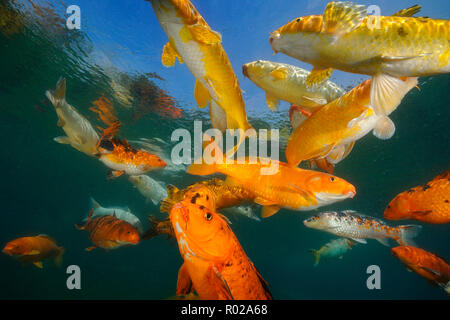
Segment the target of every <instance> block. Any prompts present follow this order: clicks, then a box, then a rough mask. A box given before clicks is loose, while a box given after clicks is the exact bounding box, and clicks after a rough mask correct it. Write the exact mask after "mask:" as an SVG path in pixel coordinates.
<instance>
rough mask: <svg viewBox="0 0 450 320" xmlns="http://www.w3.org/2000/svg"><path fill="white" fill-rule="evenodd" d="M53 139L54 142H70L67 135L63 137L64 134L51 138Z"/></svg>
mask: <svg viewBox="0 0 450 320" xmlns="http://www.w3.org/2000/svg"><path fill="white" fill-rule="evenodd" d="M53 140H55V141H56V142H58V143H61V144H70V139H69V137H65V136H60V137H56V138H53Z"/></svg>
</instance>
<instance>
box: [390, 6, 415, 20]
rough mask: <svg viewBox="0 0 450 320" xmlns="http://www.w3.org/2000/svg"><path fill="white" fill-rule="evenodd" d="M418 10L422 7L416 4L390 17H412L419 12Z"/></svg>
mask: <svg viewBox="0 0 450 320" xmlns="http://www.w3.org/2000/svg"><path fill="white" fill-rule="evenodd" d="M420 9H422V7H421V6H420V5H418V4H416V5H414V6H412V7H409V8H406V9H402V10H400V11H398V12H396V13H394V14H393V15H392V16H393V17H412V16H413V15H415V14H416V13H418V12H419V11H420Z"/></svg>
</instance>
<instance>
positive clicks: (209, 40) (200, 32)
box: [187, 24, 222, 45]
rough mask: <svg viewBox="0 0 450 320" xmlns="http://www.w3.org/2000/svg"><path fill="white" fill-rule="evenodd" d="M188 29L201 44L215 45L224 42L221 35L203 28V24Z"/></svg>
mask: <svg viewBox="0 0 450 320" xmlns="http://www.w3.org/2000/svg"><path fill="white" fill-rule="evenodd" d="M187 29H188V30H189V31H190V32H191V35H192V37H193V38H194V40H195V41H198V42H200V43H203V44H207V45H213V44H219V43H221V42H222V35H221V34H220V33H218V32H216V31H214V30H211V29H210V28H208V27H205V26H202V25H201V24H194V25H190V26H187Z"/></svg>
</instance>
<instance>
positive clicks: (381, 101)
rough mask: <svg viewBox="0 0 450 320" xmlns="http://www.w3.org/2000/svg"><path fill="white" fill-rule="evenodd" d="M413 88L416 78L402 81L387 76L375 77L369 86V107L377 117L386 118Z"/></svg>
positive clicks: (415, 84)
mask: <svg viewBox="0 0 450 320" xmlns="http://www.w3.org/2000/svg"><path fill="white" fill-rule="evenodd" d="M415 86H417V77H409V78H406V79H405V80H402V79H399V78H397V77H392V76H390V75H387V74H378V75H375V76H373V77H372V83H371V85H370V105H371V106H372V108H373V110H374V111H375V113H376V114H377V115H380V116H388V115H389V114H391V113H392V112H393V111H394V110H395V109H396V108H397V106H398V105H399V104H400V103H401V101H402V99H403V97H404V96H405V95H406V94H407V93H408V91H409V90H411V89H412V88H414V87H415Z"/></svg>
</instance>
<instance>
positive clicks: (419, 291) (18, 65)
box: [0, 1, 450, 299]
mask: <svg viewBox="0 0 450 320" xmlns="http://www.w3.org/2000/svg"><path fill="white" fill-rule="evenodd" d="M213 3H215V4H217V5H212V4H211V5H205V2H204V1H195V3H194V4H195V5H197V7H198V9H199V11H200V12H201V13H202V14H203V16H204V17H205V19H206V20H207V21H208V22H209V24H210V25H212V26H213V28H214V29H216V30H218V31H220V32H221V33H222V34H223V37H224V47H225V49H226V50H227V53H228V55H229V56H230V59H231V62H232V64H233V67H234V70H235V72H236V74H237V76H238V78H239V81H240V83H241V86H242V89H243V90H244V91H245V94H244V98H245V100H246V103H247V113H248V116H249V121H250V123H251V124H252V125H253V126H254V127H255V128H257V129H258V128H270V127H272V128H279V129H282V128H283V127H285V126H288V124H289V123H288V115H287V107H288V105H287V104H284V105H283V106H282V108H281V110H280V111H279V112H277V113H271V112H270V111H269V110H268V108H267V107H266V105H265V103H264V94H263V93H262V91H261V90H260V89H258V88H257V87H256V86H254V85H253V84H252V83H251V82H250V81H249V80H248V79H244V77H243V76H242V74H241V72H240V68H241V64H242V63H246V62H249V61H253V60H255V59H259V58H263V59H268V60H275V61H285V62H288V63H291V64H296V65H300V66H301V64H299V63H297V62H296V61H295V60H293V59H290V58H287V57H280V55H277V56H275V57H272V56H271V54H272V53H271V51H270V47H269V45H268V33H269V32H270V31H273V30H274V29H275V28H277V27H279V26H280V25H281V24H283V23H285V22H287V21H289V19H292V18H294V17H296V16H301V15H305V14H310V13H319V12H321V10H323V8H324V5H323V4H322V3H321V2H318V3H319V5H318V4H317V3H315V2H314V1H308V6H306V8H298V10H299V11H298V12H296V13H292V12H287V10H281V9H280V8H282V6H281V4H280V5H279V6H278V5H277V6H275V5H274V4H273V3H272V1H264V4H261V6H264V5H265V6H266V7H265V8H259V7H258V8H256V6H255V5H253V6H252V5H251V4H250V2H248V1H247V2H243V4H242V6H243V7H240V6H238V5H236V4H233V5H230V6H229V7H227V6H223V5H222V6H220V5H219V4H218V3H217V2H213ZM233 3H234V1H233ZM383 3H385V2H380V5H382V4H383ZM19 4H22V5H23V6H20V7H19V8H17V7H14V6H13V5H12V4H11V3H9V2H8V1H2V2H0V8H1V11H0V19H1V20H0V57H1V59H0V70H1V71H0V139H1V140H0V141H1V143H0V146H1V149H2V151H1V157H0V168H2V174H1V179H2V183H1V185H0V188H1V189H0V203H1V206H2V208H1V210H0V211H1V213H0V246H1V247H3V246H4V245H5V244H6V243H7V242H8V241H10V240H12V239H15V238H18V237H22V236H28V235H36V234H48V235H50V236H51V237H53V238H54V239H55V240H56V241H57V243H58V244H59V245H61V246H63V247H65V248H66V253H65V254H64V260H63V266H62V268H57V267H56V266H55V265H54V264H53V263H47V264H45V267H44V269H43V270H41V269H38V268H36V267H34V266H32V265H26V266H22V265H21V263H20V262H18V261H16V260H14V259H12V258H11V257H9V256H7V255H5V254H0V299H55V298H61V299H74V298H76V299H166V298H169V297H171V296H173V295H174V293H175V288H176V280H177V273H178V269H179V267H180V266H181V264H182V259H181V257H180V254H179V252H178V247H177V245H176V242H174V241H168V240H167V239H166V238H165V237H156V238H154V239H152V240H149V241H144V242H142V243H140V244H139V245H137V246H132V247H126V248H120V249H118V250H116V251H110V252H105V251H103V250H101V249H96V250H94V251H91V252H87V251H85V250H84V249H85V248H87V247H89V246H91V242H90V240H89V239H88V236H87V233H86V232H82V231H79V230H77V229H76V228H75V227H74V224H75V223H79V222H80V220H81V219H83V218H84V217H85V216H86V215H87V212H88V211H89V208H90V207H89V206H90V203H89V198H90V197H91V196H92V197H94V198H95V199H96V200H97V201H99V202H100V203H101V204H102V205H104V206H128V207H130V209H131V210H132V212H133V213H135V214H136V215H137V216H138V217H139V218H140V219H141V220H142V222H143V224H144V228H146V227H147V226H148V223H147V218H146V217H147V215H148V214H153V215H156V216H157V217H160V218H163V217H164V215H163V214H162V213H160V212H159V206H155V205H153V204H151V203H146V202H145V200H144V198H143V197H142V196H141V195H140V194H139V193H138V192H137V191H136V190H135V189H134V188H133V186H132V185H131V183H129V181H128V180H127V179H126V178H125V177H121V178H118V179H115V180H108V179H106V173H107V171H108V169H107V168H106V167H105V166H104V165H103V164H102V163H101V162H99V161H98V160H96V159H95V158H90V157H88V156H86V155H84V154H82V153H80V152H78V151H76V150H75V149H73V148H71V147H70V146H67V145H60V144H57V143H55V142H54V141H53V138H54V137H56V136H60V135H63V131H62V130H61V129H60V128H59V127H57V126H56V122H57V117H56V114H55V112H54V108H53V107H52V106H51V104H50V103H49V101H48V100H47V99H46V98H45V95H44V92H45V90H47V89H51V88H54V87H55V84H56V81H57V80H58V78H59V77H60V76H64V77H66V79H67V84H68V85H67V101H68V102H69V103H70V104H72V105H73V106H75V107H76V108H77V110H78V111H79V112H80V113H82V114H83V115H84V116H85V117H87V118H88V119H89V120H90V121H91V122H92V123H93V124H94V125H102V124H101V123H100V122H99V121H98V119H97V118H96V116H95V114H94V113H92V112H91V111H90V110H89V108H90V107H92V105H93V101H95V100H96V99H98V98H99V97H100V95H101V94H104V95H105V97H107V98H109V99H110V100H111V101H112V103H113V105H114V107H115V109H116V110H117V112H118V117H119V119H120V120H121V122H122V129H121V131H120V136H121V137H122V138H127V139H128V140H133V139H134V140H136V139H139V138H149V139H150V138H151V139H154V138H159V139H161V140H162V141H164V142H165V143H161V142H157V143H156V144H157V145H158V146H159V147H161V148H163V149H164V151H165V152H167V153H168V154H170V150H171V147H172V146H173V143H171V142H170V136H171V133H172V131H173V130H174V129H176V128H186V129H188V130H190V131H192V130H193V120H203V121H204V126H205V128H207V127H209V126H210V123H209V115H208V113H207V111H205V110H200V109H198V108H197V107H196V105H195V101H194V99H193V88H194V79H193V77H192V75H191V74H190V73H189V71H188V70H187V68H186V66H185V65H181V66H180V65H177V66H176V67H174V68H171V69H166V68H164V67H162V66H161V63H160V57H159V55H160V53H161V50H162V45H163V44H164V43H165V41H167V37H166V35H165V34H164V32H163V31H162V29H161V27H160V26H159V24H158V22H157V20H156V18H155V16H154V14H153V12H152V9H151V6H150V4H149V3H147V2H144V1H141V2H138V4H130V5H129V6H125V5H122V7H120V6H119V5H115V4H114V3H113V2H111V1H101V2H99V3H97V4H96V5H91V6H89V5H88V4H86V3H85V2H80V6H81V8H86V11H83V12H86V16H87V18H86V21H84V20H83V23H84V24H83V27H82V29H81V30H79V31H77V30H75V31H68V30H67V29H66V28H65V27H64V22H65V20H64V19H65V17H64V12H65V8H64V7H63V6H62V5H61V4H60V3H59V2H58V1H54V2H53V1H50V2H44V1H35V2H34V4H35V5H36V6H38V7H39V8H42V9H45V8H48V9H49V10H42V11H41V12H40V13H39V14H38V13H37V12H36V11H35V9H33V8H32V7H31V6H30V2H29V1H22V2H19ZM412 4H415V3H402V4H399V7H398V8H392V10H393V11H396V10H399V9H401V8H403V7H408V6H410V5H412ZM83 5H85V7H83ZM246 5H247V6H248V7H245V6H246ZM95 6H97V7H95ZM108 6H111V7H112V10H111V11H110V14H111V15H112V17H114V21H116V23H115V24H112V23H111V25H110V27H111V28H112V30H113V31H114V32H111V33H106V32H105V30H106V28H107V27H108V25H106V26H105V25H101V24H100V23H99V22H98V21H97V20H96V19H95V14H94V13H95V10H99V12H102V13H101V14H99V15H98V19H99V21H107V19H106V16H105V15H106V13H105V10H103V9H105V8H107V7H108ZM286 6H287V4H286ZM447 6H448V4H447ZM426 7H427V8H425V9H424V10H425V11H424V14H425V13H427V12H428V14H429V13H430V12H431V13H435V14H439V12H441V11H442V7H441V4H440V3H439V2H431V3H427V4H426ZM137 9H139V11H136V12H137V13H136V16H135V19H133V21H130V18H129V15H130V14H131V13H130V12H134V10H137ZM246 9H247V10H246ZM253 9H254V10H256V9H258V10H260V11H258V13H259V12H262V11H267V10H269V9H271V10H272V12H273V10H276V9H277V10H279V11H280V15H281V17H279V16H277V15H276V14H275V13H272V14H271V15H269V16H268V19H269V20H270V23H266V22H265V21H266V20H265V19H266V18H265V16H259V15H258V14H256V15H252V14H250V13H249V12H250V11H251V10H253ZM389 9H391V8H389ZM227 10H228V11H227ZM241 10H242V11H243V12H245V14H243V15H242V19H243V22H242V24H241V25H242V26H248V28H247V29H246V28H244V31H248V34H247V35H246V37H248V38H249V39H250V40H249V41H248V43H246V44H245V43H242V40H241V41H239V39H236V38H233V37H232V36H230V37H228V36H227V32H229V33H230V34H232V35H236V34H237V33H238V32H241V34H242V30H239V28H238V26H237V25H236V24H233V25H232V26H230V22H229V21H226V20H227V19H225V18H224V17H227V15H229V14H231V13H234V15H233V17H234V18H233V19H234V20H233V21H234V22H236V19H237V17H236V15H237V14H238V13H239V12H241ZM427 10H428V11H427ZM442 12H447V13H448V10H447V11H445V10H443V11H442ZM266 13H267V14H269V13H268V12H266ZM440 18H448V16H447V17H445V16H444V17H442V16H440ZM140 19H141V20H140ZM5 21H6V22H7V23H2V22H5ZM128 22H129V23H128ZM266 24H267V25H266ZM263 26H264V27H263ZM136 28H138V29H136ZM139 28H142V32H141V34H140V35H139ZM127 33H130V37H127V36H126V35H127ZM260 34H262V35H260ZM230 38H231V39H233V40H230V41H228V42H227V40H228V39H230ZM258 39H260V40H258ZM256 42H258V43H261V47H264V48H265V49H264V50H263V51H257V50H252V49H251V48H250V46H251V45H252V44H254V43H256ZM239 43H240V44H239ZM247 52H248V55H247ZM272 58H273V59H272ZM111 70H113V71H114V72H112V71H111ZM153 72H154V73H156V74H157V75H159V76H160V77H162V78H163V79H164V80H160V79H158V78H155V77H154V76H153V77H152V76H147V79H148V83H150V84H151V86H152V87H153V88H161V89H162V90H164V91H165V92H166V93H167V94H168V95H170V96H173V97H174V99H175V101H176V107H177V108H179V109H181V110H182V117H181V118H177V119H171V118H167V117H165V116H162V115H161V114H159V113H158V112H157V108H156V107H155V106H154V105H151V104H150V105H148V106H147V107H148V108H147V109H145V108H144V109H142V110H144V111H145V112H144V111H142V110H141V111H142V113H141V114H140V116H141V117H140V118H138V119H137V117H136V113H135V112H136V110H139V108H142V105H140V106H139V105H138V102H137V101H139V97H136V96H135V97H134V98H135V100H134V103H133V104H132V105H131V107H130V106H128V107H127V106H125V105H123V103H121V102H120V101H119V100H118V99H117V97H116V96H115V95H114V92H113V89H112V88H111V86H110V81H111V79H112V78H114V79H117V76H115V74H117V73H118V74H120V75H121V76H122V77H125V78H126V79H128V80H127V81H128V83H130V82H133V81H136V79H138V78H139V77H141V76H143V75H145V74H146V73H153ZM360 79H365V77H363V76H360V75H351V76H344V75H343V73H339V72H336V75H334V76H333V80H335V81H337V82H339V83H340V84H341V85H342V86H344V87H345V86H347V85H355V84H357V83H359V82H360ZM125 82H126V81H125ZM449 85H450V76H449V75H442V76H434V77H428V78H421V79H420V80H419V87H420V92H419V91H418V90H416V89H413V90H412V91H411V92H410V93H409V94H408V95H407V96H406V97H405V98H404V100H403V102H402V104H401V105H400V106H399V107H398V109H397V110H396V111H395V112H394V113H393V114H392V117H391V118H392V120H393V121H394V122H395V124H396V127H397V130H396V133H395V135H394V136H393V138H391V139H390V140H387V141H381V140H378V139H376V138H375V137H373V136H372V135H371V134H369V135H367V136H366V137H364V138H363V139H361V140H360V141H358V143H357V144H356V146H355V148H354V150H353V151H352V153H351V154H350V155H349V157H348V158H347V159H346V160H345V161H343V162H342V163H341V164H339V165H338V166H337V169H336V172H335V174H336V175H338V176H339V177H342V178H345V179H346V180H348V181H350V182H351V183H352V184H353V185H355V186H356V187H357V195H356V197H355V198H354V199H353V200H346V201H344V202H341V203H338V204H335V205H331V206H329V207H327V210H328V209H330V210H332V209H353V210H357V211H359V212H361V213H364V214H367V215H371V216H375V217H379V218H382V214H383V211H384V208H385V207H386V205H387V204H388V202H389V201H390V200H391V199H392V198H393V197H394V196H395V195H396V194H398V193H399V192H401V191H404V190H406V189H407V188H409V187H412V186H416V185H420V184H423V183H425V182H427V181H429V180H431V179H432V178H433V177H434V176H436V175H437V174H439V173H440V172H442V171H444V170H445V169H446V168H448V167H449V160H450V148H449V143H450V133H449V129H448V124H449V119H450V109H449V108H448V99H449V97H450V96H449V92H448V88H449ZM282 151H283V150H281V152H280V154H281V155H282V156H283V152H282ZM151 175H152V177H155V178H158V179H159V180H162V181H164V182H165V183H171V184H174V185H176V186H178V187H179V188H182V187H185V186H187V185H188V184H190V183H193V182H195V181H199V180H201V178H200V177H195V176H189V175H187V174H186V173H184V172H183V171H168V172H164V171H163V172H158V173H155V174H151ZM308 216H309V213H300V212H293V211H288V210H282V211H281V212H280V213H278V214H276V215H275V216H273V217H271V218H268V219H265V220H264V221H262V222H257V221H254V220H250V219H247V218H245V217H233V218H231V219H232V222H233V224H232V229H233V231H234V233H235V234H236V236H237V238H238V239H239V241H240V243H241V245H242V246H243V248H244V250H245V251H246V253H247V255H248V256H249V257H250V259H251V260H252V261H253V262H254V264H255V265H256V266H257V268H258V269H259V271H260V272H261V274H262V276H263V277H264V278H265V280H266V281H267V282H268V283H269V284H270V288H271V292H272V295H273V297H274V298H275V299H442V298H445V295H444V294H443V292H442V290H440V289H439V288H437V287H434V286H431V285H430V284H428V283H427V282H426V281H425V280H424V279H422V278H420V277H419V276H418V275H416V274H414V273H409V272H407V271H406V270H405V268H404V266H403V265H402V264H401V263H400V262H399V261H397V260H396V259H395V258H393V257H392V256H391V255H390V250H389V249H388V248H386V247H384V246H382V245H381V244H379V243H378V242H376V241H370V240H369V241H368V244H367V245H357V246H355V247H354V248H353V249H352V250H351V251H350V252H349V253H347V254H346V255H345V256H344V258H343V259H342V260H339V259H335V260H328V261H321V262H320V264H319V266H317V267H313V262H314V258H313V256H312V255H311V254H310V253H309V252H308V249H310V248H315V249H318V248H320V247H321V246H322V245H323V244H325V243H326V242H328V241H329V240H331V239H333V238H334V237H332V236H331V235H328V234H326V233H322V232H320V231H316V230H312V229H306V228H305V227H304V225H303V223H302V221H303V219H305V218H306V217H308ZM406 223H410V222H408V221H406ZM414 223H415V222H414ZM449 231H450V229H449V226H448V225H426V224H423V229H422V232H421V234H420V235H419V236H418V238H417V239H416V242H417V244H418V245H419V246H420V247H421V248H424V249H426V250H429V251H431V252H434V253H436V254H439V255H441V256H443V257H446V258H448V257H450V248H449V246H448V243H449ZM72 264H74V265H78V266H80V268H81V271H82V289H81V290H68V289H67V287H66V279H67V276H68V275H67V274H66V267H67V266H69V265H72ZM373 264H375V265H378V266H380V268H381V290H368V289H367V287H366V279H367V277H368V275H367V274H366V268H367V267H368V266H369V265H373Z"/></svg>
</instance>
